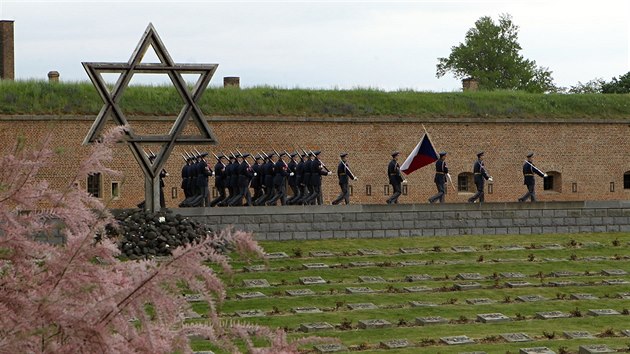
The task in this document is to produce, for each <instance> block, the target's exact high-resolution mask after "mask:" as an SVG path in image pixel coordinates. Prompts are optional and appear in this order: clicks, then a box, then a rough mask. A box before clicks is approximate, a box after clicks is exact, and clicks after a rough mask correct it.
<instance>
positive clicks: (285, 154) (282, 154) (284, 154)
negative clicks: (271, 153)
mask: <svg viewBox="0 0 630 354" xmlns="http://www.w3.org/2000/svg"><path fill="white" fill-rule="evenodd" d="M282 156H289V155H287V153H286V152H284V151H283V152H281V153H280V157H282Z"/></svg>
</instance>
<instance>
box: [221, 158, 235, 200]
mask: <svg viewBox="0 0 630 354" xmlns="http://www.w3.org/2000/svg"><path fill="white" fill-rule="evenodd" d="M228 159H229V163H228V164H227V166H225V174H224V178H225V187H226V188H227V190H228V196H227V198H225V199H224V200H223V201H221V202H220V203H219V206H228V205H230V202H231V201H232V198H234V197H235V196H236V190H235V188H234V184H233V183H232V180H233V179H232V174H234V175H236V174H237V173H238V171H236V169H235V167H236V155H234V153H230V155H228ZM236 177H238V175H236Z"/></svg>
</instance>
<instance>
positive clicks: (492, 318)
mask: <svg viewBox="0 0 630 354" xmlns="http://www.w3.org/2000/svg"><path fill="white" fill-rule="evenodd" d="M477 320H478V321H480V322H482V323H499V322H510V321H511V319H510V318H509V317H507V316H506V315H504V314H502V313H482V314H477Z"/></svg>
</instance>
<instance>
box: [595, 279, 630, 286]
mask: <svg viewBox="0 0 630 354" xmlns="http://www.w3.org/2000/svg"><path fill="white" fill-rule="evenodd" d="M602 283H604V284H606V285H626V284H630V282H629V281H627V280H624V279H604V280H603V281H602Z"/></svg>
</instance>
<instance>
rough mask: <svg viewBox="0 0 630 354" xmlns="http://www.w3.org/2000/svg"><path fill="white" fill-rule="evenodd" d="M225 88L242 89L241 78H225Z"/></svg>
mask: <svg viewBox="0 0 630 354" xmlns="http://www.w3.org/2000/svg"><path fill="white" fill-rule="evenodd" d="M223 87H241V78H240V77H238V76H226V77H224V78H223Z"/></svg>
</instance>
